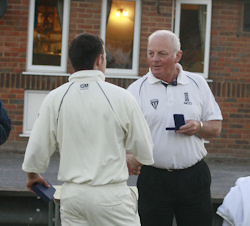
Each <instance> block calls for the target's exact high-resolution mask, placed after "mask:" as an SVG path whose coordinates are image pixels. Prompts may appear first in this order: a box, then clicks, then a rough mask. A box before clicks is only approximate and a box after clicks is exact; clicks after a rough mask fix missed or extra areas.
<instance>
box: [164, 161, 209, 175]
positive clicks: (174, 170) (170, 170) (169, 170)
mask: <svg viewBox="0 0 250 226" xmlns="http://www.w3.org/2000/svg"><path fill="white" fill-rule="evenodd" d="M203 161H204V159H201V160H200V161H199V162H197V163H195V164H194V165H192V166H190V167H187V168H184V169H162V170H166V171H168V172H170V173H172V172H176V171H182V170H187V169H191V168H193V167H195V166H197V165H199V164H200V163H202V162H203Z"/></svg>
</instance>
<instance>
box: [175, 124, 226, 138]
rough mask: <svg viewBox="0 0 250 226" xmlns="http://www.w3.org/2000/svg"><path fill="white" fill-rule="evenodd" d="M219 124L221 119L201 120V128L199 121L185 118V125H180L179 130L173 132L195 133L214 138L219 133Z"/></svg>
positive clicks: (189, 134) (190, 134)
mask: <svg viewBox="0 0 250 226" xmlns="http://www.w3.org/2000/svg"><path fill="white" fill-rule="evenodd" d="M221 124H222V122H221V120H211V121H205V122H204V121H203V128H202V130H201V124H200V122H199V121H196V120H186V121H185V125H183V126H181V127H180V130H176V131H175V132H176V133H179V134H184V135H187V136H192V135H197V136H199V137H202V138H205V139H206V138H214V137H218V136H219V135H220V132H221Z"/></svg>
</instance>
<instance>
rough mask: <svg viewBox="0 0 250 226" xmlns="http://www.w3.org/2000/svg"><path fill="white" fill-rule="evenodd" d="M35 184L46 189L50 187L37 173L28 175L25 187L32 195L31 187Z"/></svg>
mask: <svg viewBox="0 0 250 226" xmlns="http://www.w3.org/2000/svg"><path fill="white" fill-rule="evenodd" d="M35 183H39V184H43V185H44V186H45V187H46V188H49V187H50V185H49V184H48V183H47V181H46V180H45V179H44V178H43V177H42V176H41V175H40V174H38V173H28V180H27V182H26V187H27V188H28V189H29V190H30V191H31V192H32V193H34V191H33V190H32V187H33V185H34V184H35Z"/></svg>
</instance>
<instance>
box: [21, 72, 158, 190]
mask: <svg viewBox="0 0 250 226" xmlns="http://www.w3.org/2000/svg"><path fill="white" fill-rule="evenodd" d="M152 146H153V144H152V138H151V135H150V130H149V128H148V126H147V123H146V121H145V119H144V117H143V115H142V113H141V111H140V108H139V106H138V104H137V103H136V101H135V99H134V98H133V96H132V95H131V94H130V93H129V92H128V91H127V90H125V89H123V88H120V87H118V86H115V85H112V84H110V83H107V82H104V74H103V73H102V72H101V71H96V70H91V71H88V70H86V71H79V72H76V73H74V74H72V75H71V76H70V78H69V82H68V83H66V84H64V85H62V86H60V87H58V88H57V89H55V90H53V91H51V92H50V93H49V94H48V95H47V97H46V98H45V100H44V102H43V104H42V106H41V108H40V112H39V117H38V118H37V120H36V122H35V124H34V127H33V129H32V132H31V136H30V139H29V142H28V146H27V149H26V153H25V158H24V162H23V165H22V169H23V170H24V171H26V172H35V173H43V172H44V171H45V170H46V168H47V166H48V164H49V159H50V156H51V155H52V154H53V153H54V151H55V150H56V149H57V148H58V149H59V152H60V166H59V172H58V179H59V180H61V181H67V182H74V183H89V184H92V185H103V184H108V183H120V182H123V181H126V180H127V179H128V169H127V164H126V151H129V152H131V153H133V154H134V156H135V158H136V159H137V160H138V161H139V162H141V163H142V164H145V165H150V164H152V163H153V155H152V149H153V147H152Z"/></svg>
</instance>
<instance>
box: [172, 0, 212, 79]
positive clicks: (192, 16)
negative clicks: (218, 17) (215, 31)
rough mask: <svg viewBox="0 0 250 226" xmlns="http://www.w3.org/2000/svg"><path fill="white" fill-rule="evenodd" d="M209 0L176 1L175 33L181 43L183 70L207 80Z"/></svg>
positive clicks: (209, 21) (209, 22) (209, 26)
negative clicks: (197, 74)
mask: <svg viewBox="0 0 250 226" xmlns="http://www.w3.org/2000/svg"><path fill="white" fill-rule="evenodd" d="M211 8H212V1H211V0H200V1H198V2H197V1H196V0H176V15H175V33H176V34H177V35H178V36H179V38H180V41H181V46H182V47H181V49H182V50H183V56H182V59H181V64H182V66H183V69H184V70H187V71H192V72H195V73H199V74H201V75H202V76H204V78H208V68H209V50H210V32H211V31H210V29H211Z"/></svg>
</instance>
